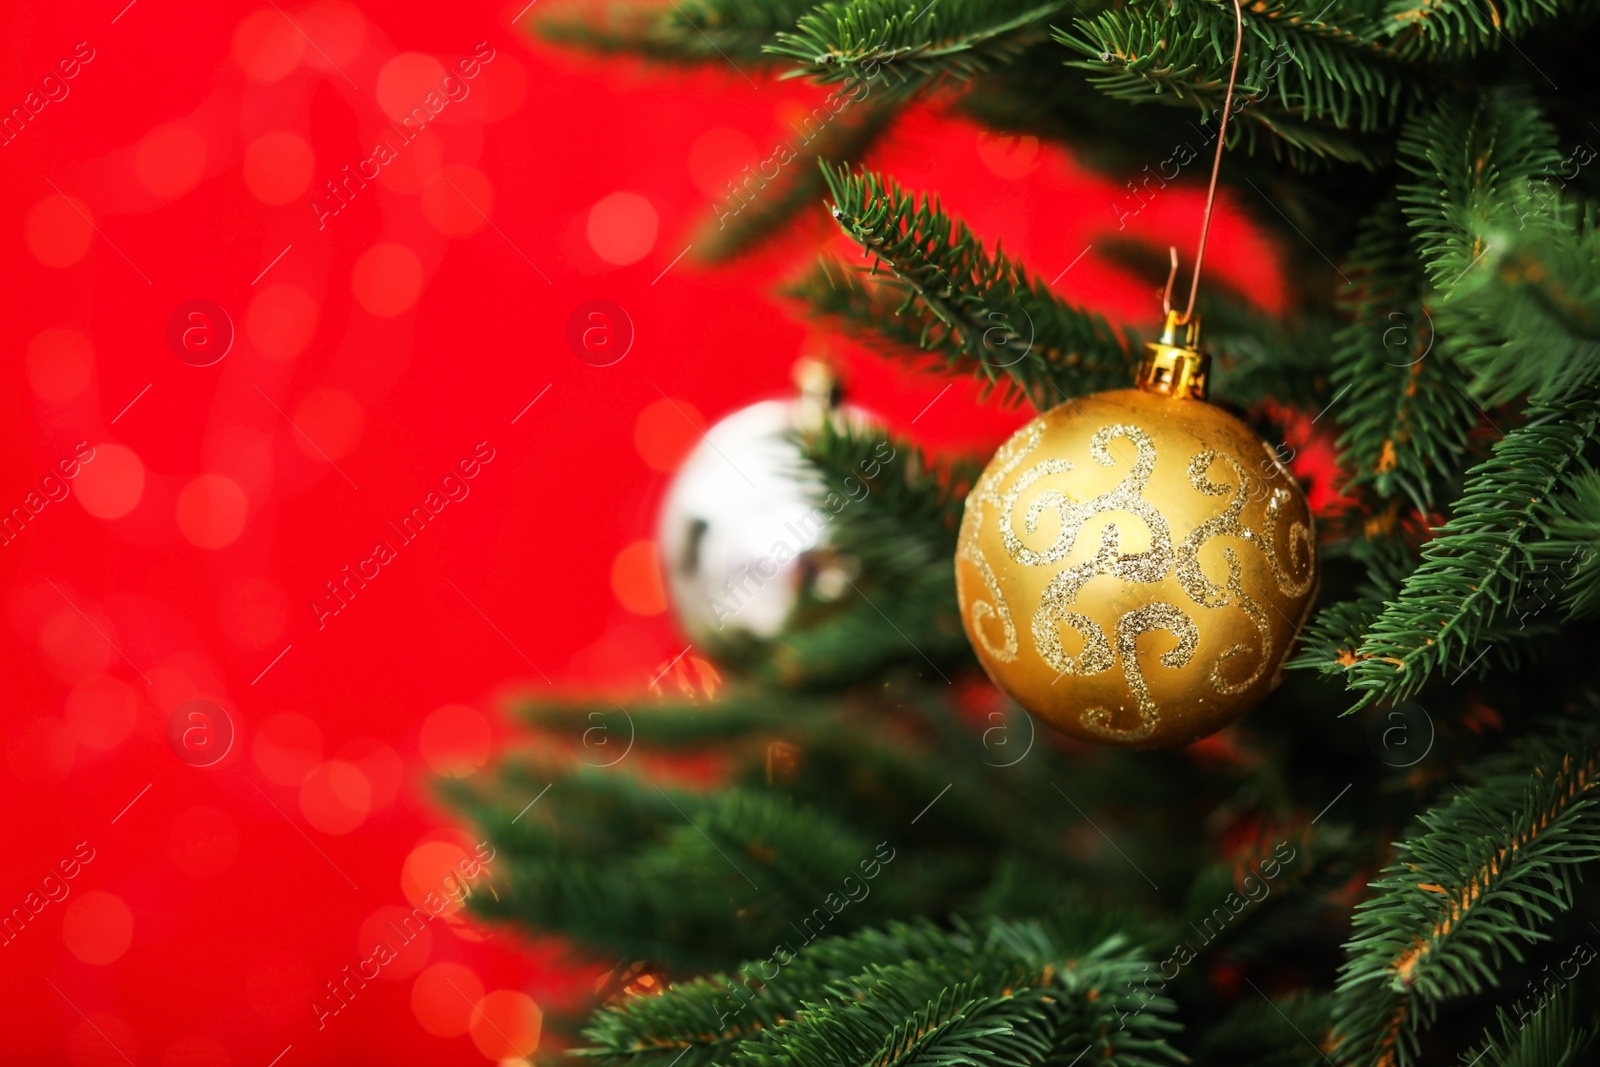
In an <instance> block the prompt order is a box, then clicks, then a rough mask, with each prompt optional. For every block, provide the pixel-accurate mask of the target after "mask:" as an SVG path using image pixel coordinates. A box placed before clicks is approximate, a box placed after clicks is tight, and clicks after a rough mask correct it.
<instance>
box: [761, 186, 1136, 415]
mask: <svg viewBox="0 0 1600 1067" xmlns="http://www.w3.org/2000/svg"><path fill="white" fill-rule="evenodd" d="M827 173H828V181H829V185H830V187H831V188H832V190H833V196H834V201H835V202H834V206H833V216H834V218H835V219H836V220H837V221H838V223H839V225H840V227H841V228H842V229H843V230H844V231H845V233H847V234H848V235H849V236H850V237H852V238H853V239H854V240H855V241H856V243H857V244H859V245H861V247H862V249H863V251H864V252H865V253H866V254H867V255H868V256H870V257H871V258H872V261H873V262H872V267H871V272H870V273H871V275H872V280H871V281H859V280H856V279H852V278H849V277H848V276H846V278H844V279H842V280H841V279H839V278H836V277H835V274H834V272H832V271H829V270H828V268H827V267H826V266H824V267H823V268H822V269H821V271H820V272H818V273H813V274H812V275H810V276H809V277H807V278H806V279H804V280H803V281H801V282H800V283H798V284H796V285H794V286H793V287H791V289H790V292H791V294H793V295H798V296H801V297H803V298H805V299H807V300H809V301H811V302H812V303H813V307H814V310H816V311H818V312H820V313H822V314H823V315H825V316H828V317H830V318H833V319H834V320H835V321H837V322H838V323H839V325H841V326H842V327H844V328H845V329H847V330H850V331H852V332H856V333H859V334H864V335H866V336H867V337H869V338H876V339H878V340H879V341H880V342H881V341H887V342H889V344H890V345H892V346H894V347H909V346H908V344H907V343H908V342H913V343H914V344H915V347H916V348H917V349H919V350H921V351H923V352H926V353H929V354H930V355H932V356H934V357H936V358H937V359H938V360H939V362H940V363H941V364H942V366H941V368H940V369H941V370H942V371H943V372H945V373H950V374H971V375H973V376H975V377H977V378H978V379H979V380H980V381H982V382H983V383H984V385H985V386H986V387H987V388H991V389H992V388H998V389H999V390H1000V392H1001V396H1002V399H1004V400H1007V401H1011V400H1015V399H1017V398H1021V397H1026V398H1027V399H1028V400H1029V401H1030V402H1031V403H1032V404H1033V405H1034V406H1035V407H1036V408H1038V409H1040V410H1044V409H1045V408H1047V407H1050V406H1052V405H1053V404H1055V403H1056V402H1057V401H1059V400H1060V399H1061V397H1063V396H1074V395H1079V394H1082V393H1086V392H1093V391H1095V390H1098V389H1103V388H1106V387H1108V386H1113V385H1123V384H1125V383H1126V382H1127V381H1128V380H1129V379H1128V376H1129V374H1130V371H1131V360H1130V357H1129V355H1128V351H1129V344H1131V342H1129V343H1124V342H1123V340H1122V339H1121V338H1119V337H1118V336H1117V334H1116V333H1115V332H1114V331H1113V330H1112V329H1111V327H1110V326H1108V325H1107V324H1106V322H1105V320H1104V319H1102V318H1100V317H1099V316H1098V315H1095V314H1093V313H1090V312H1086V311H1081V310H1079V309H1077V308H1074V307H1071V306H1070V305H1067V304H1064V303H1062V302H1061V301H1060V300H1058V299H1057V298H1056V297H1055V296H1054V295H1053V294H1052V293H1051V292H1050V290H1049V288H1048V287H1047V286H1046V285H1045V284H1044V283H1043V282H1041V281H1039V280H1038V279H1037V278H1034V277H1032V276H1030V275H1029V273H1028V272H1027V270H1026V269H1025V268H1024V267H1023V266H1022V265H1021V264H1020V263H1017V262H1016V261H1015V260H1013V259H1011V258H1010V257H1009V256H1007V255H1006V254H1005V253H1004V252H1003V251H1000V250H998V249H997V250H996V251H995V252H994V253H993V254H992V255H991V254H990V253H988V252H986V251H985V250H984V248H983V245H982V244H981V243H980V242H979V241H978V239H977V238H976V237H974V236H973V234H972V233H971V231H970V230H968V229H967V227H966V226H965V225H964V224H962V223H959V222H955V221H953V220H952V219H951V218H950V217H949V216H948V215H946V214H945V213H944V211H943V209H942V208H940V206H939V204H938V203H937V202H936V201H934V200H932V199H919V198H918V197H916V196H914V195H912V194H910V193H907V192H905V191H904V190H903V189H901V188H900V187H899V186H898V185H896V184H895V183H894V182H892V181H889V180H886V179H883V178H881V177H879V176H878V175H876V174H873V173H870V172H867V173H863V174H861V175H858V176H854V177H852V176H851V175H849V174H848V173H845V172H842V171H841V172H835V171H832V170H829V171H828V172H827ZM880 268H887V270H888V271H890V272H892V275H893V276H892V278H890V279H882V280H880V279H879V278H878V275H879V271H880Z"/></svg>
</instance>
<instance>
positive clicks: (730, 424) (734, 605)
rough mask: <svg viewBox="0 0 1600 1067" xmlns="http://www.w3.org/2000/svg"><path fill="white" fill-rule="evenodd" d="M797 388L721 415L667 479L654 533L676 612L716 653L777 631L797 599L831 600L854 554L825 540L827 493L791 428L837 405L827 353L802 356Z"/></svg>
mask: <svg viewBox="0 0 1600 1067" xmlns="http://www.w3.org/2000/svg"><path fill="white" fill-rule="evenodd" d="M795 381H796V384H797V385H798V386H799V389H800V395H799V396H797V397H795V398H794V399H792V400H765V401H762V402H760V403H757V404H752V405H750V406H749V407H746V408H742V409H740V410H739V411H736V412H734V413H733V414H732V415H729V416H728V417H727V418H725V419H723V420H722V421H720V422H718V423H717V424H716V425H715V426H713V427H712V428H711V429H710V430H709V431H707V433H706V435H705V437H704V438H703V439H702V440H701V442H700V443H699V444H698V445H697V446H695V448H694V450H693V451H692V452H690V453H689V457H688V458H687V459H686V460H685V461H684V463H683V466H682V467H680V468H679V470H678V472H677V474H676V475H674V476H673V479H672V484H671V485H670V486H669V487H668V489H667V495H666V499H665V501H664V502H663V504H662V507H661V514H660V518H659V519H658V525H657V533H656V543H657V545H658V546H659V547H660V551H661V557H662V559H661V562H662V572H663V573H664V574H665V575H666V578H667V594H668V599H669V600H670V601H671V603H672V608H673V613H674V614H675V615H676V616H677V619H678V622H679V623H680V624H681V625H682V626H683V629H684V631H685V633H687V634H688V636H689V639H690V640H691V641H693V642H694V643H695V645H696V647H698V648H699V649H700V650H701V651H702V652H705V653H707V654H708V655H711V656H713V657H721V658H724V659H725V660H726V659H737V658H738V656H739V654H740V653H742V652H748V651H749V650H751V649H753V648H755V647H757V646H758V645H759V644H760V643H761V642H763V641H767V640H770V639H772V638H774V637H776V636H778V635H779V634H780V633H782V632H783V631H784V629H785V628H786V626H787V625H788V624H789V622H790V620H791V618H792V617H793V615H794V612H795V610H796V608H797V606H799V605H800V604H801V603H802V602H803V601H805V600H810V601H813V602H826V601H830V600H835V599H837V598H838V597H839V596H841V595H842V594H843V593H844V592H845V590H847V589H848V588H849V583H850V580H851V579H852V578H854V577H855V562H854V560H853V559H850V558H842V557H840V556H839V554H838V553H836V552H834V551H832V550H831V549H830V548H829V547H828V536H827V527H828V519H829V517H830V516H829V514H828V512H827V511H826V510H825V509H824V508H821V507H819V506H818V505H819V503H820V501H821V500H822V499H823V497H824V496H825V495H826V490H825V488H824V487H823V486H822V484H821V481H820V479H819V478H818V477H817V475H816V473H815V472H814V471H813V470H812V469H811V468H810V467H809V466H808V465H807V464H806V462H805V460H804V458H803V457H802V455H801V451H800V448H799V446H798V445H797V444H796V443H795V441H794V440H793V434H794V433H795V432H796V431H797V430H798V431H804V430H807V429H815V428H817V427H819V426H820V425H821V423H822V420H824V419H828V418H840V417H844V418H849V419H851V420H852V421H856V420H858V419H860V418H861V416H860V414H859V413H856V412H853V411H852V410H851V409H848V408H846V409H843V410H842V411H841V410H840V409H839V408H838V406H837V403H838V391H837V381H836V379H835V378H834V376H833V374H832V372H831V371H830V370H829V369H828V367H827V366H826V365H825V364H822V363H820V362H818V361H815V360H801V361H800V363H799V364H797V365H796V368H795Z"/></svg>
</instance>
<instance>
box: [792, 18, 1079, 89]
mask: <svg viewBox="0 0 1600 1067" xmlns="http://www.w3.org/2000/svg"><path fill="white" fill-rule="evenodd" d="M1062 6H1063V5H1062V3H1061V0H1045V2H1043V3H1041V2H1039V0H940V2H935V3H917V2H913V0H842V2H834V0H829V2H825V3H822V4H819V5H818V6H817V7H816V9H815V10H813V11H812V12H810V13H809V14H807V15H804V16H803V17H801V18H800V20H799V22H798V24H797V25H796V26H795V28H794V30H793V31H791V32H786V33H780V34H778V35H777V42H776V43H775V44H772V45H770V46H768V51H769V52H771V53H772V54H773V55H780V56H786V57H789V58H792V59H796V60H798V61H799V62H800V67H799V69H798V70H796V71H793V72H791V73H790V74H789V75H786V76H788V77H794V76H797V75H808V76H810V77H813V78H815V79H816V80H818V81H820V82H822V83H824V84H828V83H835V82H853V81H856V80H858V79H862V78H866V79H878V80H881V82H882V83H883V84H884V85H886V86H888V87H890V88H892V89H895V90H897V91H907V90H910V89H915V88H918V87H920V86H922V85H925V84H927V83H928V82H930V81H932V80H934V79H936V78H938V77H940V76H947V77H954V78H962V79H964V78H969V77H971V76H972V75H974V74H976V73H979V72H981V71H984V70H988V69H990V68H991V67H993V66H995V65H996V64H1000V63H1005V62H1008V61H1009V60H1010V59H1012V58H1013V57H1014V56H1016V55H1017V54H1018V53H1019V52H1021V51H1022V50H1023V49H1025V48H1027V47H1028V46H1029V45H1031V44H1034V43H1036V42H1039V41H1042V40H1045V39H1046V38H1047V37H1048V36H1049V32H1050V27H1049V20H1050V19H1051V17H1052V16H1054V15H1055V14H1056V13H1057V12H1058V11H1059V10H1060V9H1061V7H1062Z"/></svg>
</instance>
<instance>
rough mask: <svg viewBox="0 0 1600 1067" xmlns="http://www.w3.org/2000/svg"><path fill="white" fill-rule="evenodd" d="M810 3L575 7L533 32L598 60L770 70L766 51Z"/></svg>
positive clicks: (765, 0) (717, 0) (743, 0)
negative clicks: (592, 54)
mask: <svg viewBox="0 0 1600 1067" xmlns="http://www.w3.org/2000/svg"><path fill="white" fill-rule="evenodd" d="M814 2H815V0H762V2H761V3H749V2H747V0H676V2H675V3H673V4H652V3H621V4H617V3H613V4H610V5H608V6H606V7H604V8H601V9H600V10H599V12H598V13H597V12H596V10H595V9H594V8H593V7H587V6H585V7H580V6H579V5H578V4H576V3H572V4H567V5H565V6H562V7H558V8H557V9H556V11H555V12H554V13H552V14H549V15H547V16H544V17H542V18H539V19H537V20H536V21H535V22H534V23H533V29H534V31H535V32H536V33H538V34H539V36H541V37H543V38H544V39H546V40H548V41H552V42H554V43H556V44H564V45H569V46H572V47H576V48H584V49H587V50H588V51H590V52H595V53H598V54H601V55H628V56H643V57H645V58H646V59H652V60H656V61H659V62H664V63H674V64H678V63H696V64H699V63H714V62H727V63H731V64H734V65H735V67H736V68H737V67H738V66H739V65H743V66H748V67H757V66H759V67H774V66H777V65H779V61H778V60H777V59H776V58H775V57H774V56H772V55H770V54H769V53H768V52H767V51H766V47H767V45H769V44H771V42H772V40H773V36H774V35H775V34H777V33H778V32H779V31H782V30H787V29H790V28H792V27H793V26H794V24H795V21H796V20H797V19H799V18H800V16H802V15H804V14H805V13H806V12H807V11H810V10H811V8H812V7H813V6H814Z"/></svg>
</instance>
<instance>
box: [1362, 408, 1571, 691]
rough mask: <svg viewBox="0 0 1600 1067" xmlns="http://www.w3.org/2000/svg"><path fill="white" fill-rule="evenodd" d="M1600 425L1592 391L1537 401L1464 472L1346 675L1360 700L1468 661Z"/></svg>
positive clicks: (1526, 568) (1513, 588)
mask: <svg viewBox="0 0 1600 1067" xmlns="http://www.w3.org/2000/svg"><path fill="white" fill-rule="evenodd" d="M1597 425H1600V401H1596V400H1595V399H1594V398H1592V397H1585V398H1583V399H1579V400H1573V401H1569V402H1566V403H1552V404H1547V405H1543V406H1540V407H1536V408H1534V409H1532V410H1531V411H1530V412H1529V418H1528V422H1527V423H1526V424H1525V425H1522V426H1519V427H1517V428H1516V429H1514V430H1512V431H1511V432H1510V433H1508V434H1506V436H1505V437H1504V438H1502V439H1501V440H1500V441H1499V442H1497V443H1496V444H1495V446H1494V453H1493V455H1492V456H1491V457H1490V458H1489V459H1487V460H1485V461H1484V462H1483V463H1480V464H1479V465H1478V466H1476V467H1474V468H1473V469H1472V470H1471V471H1469V472H1468V475H1467V487H1466V490H1465V492H1464V493H1463V494H1462V497H1461V499H1460V501H1458V502H1457V504H1456V508H1455V514H1454V516H1453V517H1452V518H1451V519H1450V521H1449V522H1447V523H1446V524H1445V525H1444V526H1442V527H1440V528H1439V530H1438V533H1437V536H1436V537H1435V538H1434V539H1433V540H1432V541H1431V542H1429V544H1428V545H1427V547H1426V548H1425V549H1423V553H1422V564H1421V566H1419V567H1418V568H1417V569H1416V570H1415V571H1414V572H1413V573H1412V574H1411V575H1410V576H1408V577H1407V578H1406V580H1405V581H1404V583H1402V585H1401V587H1400V590H1399V593H1398V594H1397V595H1396V597H1395V598H1394V599H1392V600H1390V601H1388V602H1387V603H1386V604H1385V605H1384V608H1383V612H1382V614H1381V615H1379V616H1378V617H1377V618H1376V619H1375V620H1374V621H1373V622H1372V624H1371V626H1370V628H1369V629H1368V630H1367V633H1366V636H1365V638H1364V639H1363V640H1362V642H1361V645H1360V647H1359V648H1358V649H1357V650H1356V651H1355V653H1354V658H1355V660H1356V662H1354V663H1353V664H1351V665H1350V666H1349V667H1348V669H1347V672H1346V681H1347V683H1348V685H1349V686H1350V687H1351V688H1352V689H1356V690H1359V691H1360V692H1361V694H1362V696H1361V699H1360V701H1359V702H1358V703H1357V704H1356V705H1355V706H1356V707H1357V708H1359V707H1363V706H1365V705H1366V704H1368V703H1370V702H1371V701H1373V700H1376V699H1378V698H1380V697H1397V698H1398V697H1406V696H1409V695H1411V694H1412V693H1415V692H1416V691H1417V690H1418V689H1420V688H1421V687H1422V685H1423V684H1424V683H1425V682H1426V681H1427V680H1428V679H1429V678H1430V677H1431V676H1432V675H1433V674H1434V673H1435V672H1438V671H1445V670H1454V669H1457V668H1460V667H1463V666H1466V665H1467V664H1468V661H1469V659H1470V658H1471V656H1472V654H1473V653H1474V651H1475V650H1476V649H1477V647H1478V646H1479V644H1480V643H1481V642H1482V641H1483V639H1484V637H1485V636H1486V635H1487V634H1488V633H1489V632H1490V630H1491V628H1492V626H1493V625H1494V623H1495V622H1496V620H1497V619H1502V618H1503V617H1504V616H1505V615H1506V614H1507V613H1508V612H1509V611H1510V609H1511V607H1512V604H1513V601H1514V600H1515V598H1516V596H1517V592H1518V590H1519V588H1520V587H1521V586H1522V584H1523V583H1524V582H1525V581H1526V580H1527V578H1528V576H1529V574H1530V572H1531V569H1532V568H1531V558H1530V552H1529V548H1528V546H1529V544H1530V543H1531V542H1533V541H1534V540H1536V539H1537V537H1538V535H1539V534H1540V533H1541V532H1543V530H1544V529H1545V528H1546V523H1545V514H1546V508H1547V507H1548V503H1547V501H1548V500H1549V497H1550V495H1551V494H1552V493H1554V492H1556V491H1557V490H1559V489H1560V488H1561V487H1562V486H1563V485H1565V484H1566V483H1567V481H1568V479H1570V478H1571V477H1572V475H1573V474H1574V473H1575V471H1574V468H1578V469H1580V470H1581V469H1584V467H1586V464H1585V462H1584V460H1583V453H1584V450H1585V449H1586V448H1587V447H1588V445H1589V444H1590V443H1591V442H1592V441H1593V440H1594V438H1595V435H1596V427H1597ZM1352 710H1354V709H1352Z"/></svg>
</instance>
